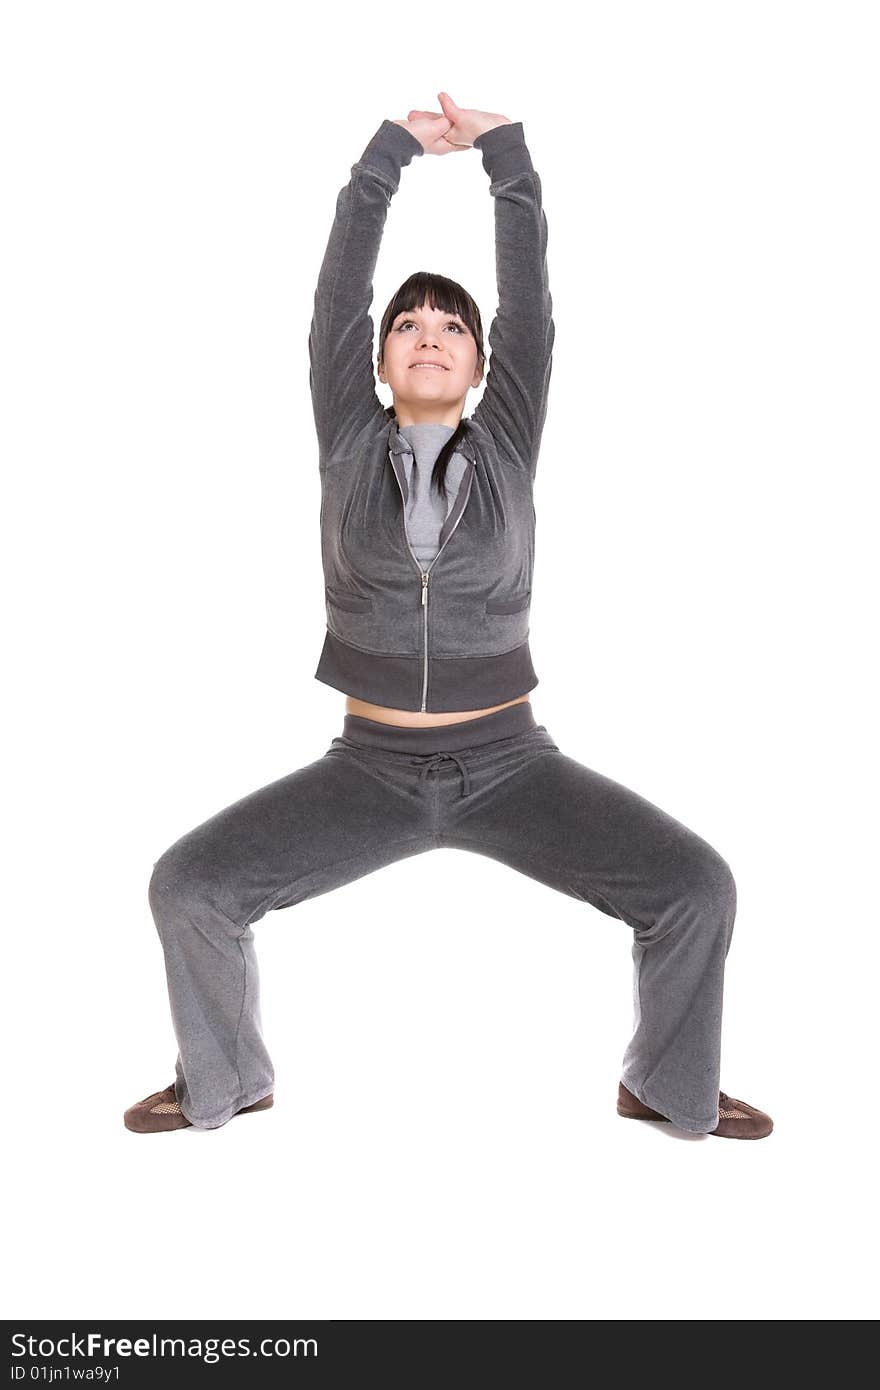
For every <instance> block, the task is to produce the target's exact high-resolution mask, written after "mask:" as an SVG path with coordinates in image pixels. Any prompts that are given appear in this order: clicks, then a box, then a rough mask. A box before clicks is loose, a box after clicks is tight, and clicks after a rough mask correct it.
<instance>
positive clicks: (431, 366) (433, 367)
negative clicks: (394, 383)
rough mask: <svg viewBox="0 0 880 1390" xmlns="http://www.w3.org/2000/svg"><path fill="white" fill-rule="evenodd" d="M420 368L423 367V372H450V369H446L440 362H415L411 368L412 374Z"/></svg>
mask: <svg viewBox="0 0 880 1390" xmlns="http://www.w3.org/2000/svg"><path fill="white" fill-rule="evenodd" d="M419 367H421V368H422V369H423V371H426V372H448V371H449V368H448V367H444V366H443V365H442V364H441V363H440V362H413V364H412V366H411V367H410V371H411V372H414V371H416V370H417V369H418V368H419Z"/></svg>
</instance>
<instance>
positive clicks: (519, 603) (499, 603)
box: [486, 589, 532, 613]
mask: <svg viewBox="0 0 880 1390" xmlns="http://www.w3.org/2000/svg"><path fill="white" fill-rule="evenodd" d="M531 597H532V591H531V589H527V590H526V592H525V593H524V594H514V596H513V598H490V599H487V600H486V612H487V613H521V612H522V610H523V609H524V608H528V606H529V602H530V600H531Z"/></svg>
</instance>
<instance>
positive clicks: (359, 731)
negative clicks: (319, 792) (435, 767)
mask: <svg viewBox="0 0 880 1390" xmlns="http://www.w3.org/2000/svg"><path fill="white" fill-rule="evenodd" d="M537 728H538V723H537V721H536V719H535V716H534V713H533V711H532V703H531V700H522V701H520V703H519V704H517V705H506V706H505V707H504V709H497V710H495V711H494V713H493V714H482V715H478V716H477V718H476V719H464V720H462V721H461V722H460V723H457V724H435V725H432V726H431V727H429V728H421V729H420V728H410V727H408V726H407V725H404V724H383V723H382V722H381V721H380V720H377V719H364V718H363V717H362V716H361V715H359V714H346V716H345V721H344V723H343V726H342V737H343V738H347V739H351V740H352V742H354V743H360V744H362V745H365V746H366V747H369V748H389V749H392V750H395V749H396V750H397V751H399V752H406V753H447V752H455V751H457V750H459V749H462V748H479V747H480V745H481V744H483V743H492V742H493V741H494V740H495V739H499V738H511V737H512V736H513V735H514V734H523V733H527V732H528V730H529V729H537Z"/></svg>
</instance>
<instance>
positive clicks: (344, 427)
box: [309, 121, 425, 460]
mask: <svg viewBox="0 0 880 1390" xmlns="http://www.w3.org/2000/svg"><path fill="white" fill-rule="evenodd" d="M424 152H425V151H424V149H423V148H422V145H421V143H420V142H419V141H418V140H417V139H416V138H415V136H414V135H411V134H410V132H409V131H408V130H404V128H403V126H399V125H395V123H394V121H383V122H382V124H381V126H380V127H379V129H378V130H377V132H376V134H375V135H374V136H373V138H372V139H371V140H370V142H369V144H368V145H367V147H366V149H365V150H364V152H363V154H362V155H361V157H360V159H359V160H358V162H357V163H356V164H354V165H352V169H351V178H350V180H349V182H348V183H347V184H346V186H345V187H344V188H343V189H341V190H340V193H339V196H338V197H337V199H336V215H335V217H334V219H333V225H332V227H331V228H330V238H329V241H328V242H327V249H326V251H325V253H324V260H323V263H322V265H321V269H320V272H319V274H318V285H317V289H316V290H315V302H314V314H313V316H312V324H311V329H310V331H309V364H310V365H309V387H310V389H311V393H312V409H313V411H314V416H315V427H316V429H317V432H318V444H319V450H320V454H321V458H322V460H323V459H326V458H328V457H329V456H330V455H331V454H333V453H336V452H338V451H339V450H340V449H344V448H345V447H346V442H347V441H348V440H350V439H353V438H354V436H355V435H356V433H357V432H358V430H359V429H361V428H362V427H363V426H364V425H365V424H367V423H368V421H369V419H370V417H371V416H372V415H373V414H374V413H375V412H376V411H380V410H382V409H383V406H382V402H381V401H380V399H379V397H378V396H377V394H376V378H375V375H374V372H373V321H372V319H371V318H370V314H369V309H370V304H371V303H372V299H373V273H374V271H375V268H376V262H377V260H378V257H379V247H380V245H381V242H382V233H383V231H384V229H385V219H386V217H387V215H388V207H389V204H390V202H391V199H392V197H393V195H394V194H395V193H396V192H397V189H398V187H399V184H400V171H401V168H402V167H403V166H404V165H406V164H409V162H410V160H411V159H412V158H413V156H415V155H421V154H424Z"/></svg>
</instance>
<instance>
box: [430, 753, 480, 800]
mask: <svg viewBox="0 0 880 1390" xmlns="http://www.w3.org/2000/svg"><path fill="white" fill-rule="evenodd" d="M444 758H452V760H453V762H456V763H458V767H459V771H460V772H461V780H462V793H461V794H462V796H468V795H469V794H470V789H471V779H470V773H469V772H468V770H467V764H466V763H464V762H462V760H461V758H459V757H458V755H457V754H456V753H434V754H433V756H432V757H431V758H429V759H428V761H427V762H426V763H422V766H421V769H420V771H419V785H420V786H421V782H422V778H423V777H427V775H428V773H429V772H430V771H431V769H432V768H439V767H440V766H441V764H442V762H443V759H444Z"/></svg>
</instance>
